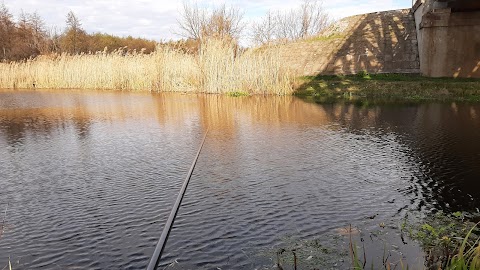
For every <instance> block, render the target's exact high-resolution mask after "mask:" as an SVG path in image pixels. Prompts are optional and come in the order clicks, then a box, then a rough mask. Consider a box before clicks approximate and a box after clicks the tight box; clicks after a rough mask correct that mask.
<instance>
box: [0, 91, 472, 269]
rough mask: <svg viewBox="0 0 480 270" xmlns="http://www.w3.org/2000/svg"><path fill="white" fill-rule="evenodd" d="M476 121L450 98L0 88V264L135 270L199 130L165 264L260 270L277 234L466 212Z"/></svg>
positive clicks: (152, 240)
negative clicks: (374, 101) (404, 102)
mask: <svg viewBox="0 0 480 270" xmlns="http://www.w3.org/2000/svg"><path fill="white" fill-rule="evenodd" d="M479 113H480V106H478V105H468V104H454V103H453V104H422V105H409V106H401V105H398V106H375V107H356V106H354V105H345V104H329V105H317V104H310V103H305V102H303V101H302V100H300V99H297V98H293V97H260V96H259V97H242V98H233V97H223V96H215V95H207V96H204V95H198V96H197V95H179V94H155V95H150V94H134V93H121V92H94V91H92V92H77V91H72V90H66V91H51V92H49V91H42V92H31V91H3V92H0V166H1V167H0V207H2V208H3V207H5V206H6V205H7V204H8V205H9V210H8V215H7V216H8V218H7V226H6V230H5V233H4V235H3V237H2V238H1V239H0V267H2V266H3V265H5V264H6V262H7V260H8V256H11V257H12V260H13V261H14V262H15V263H16V266H17V268H18V269H23V268H28V269H39V268H44V267H46V268H52V267H58V268H60V269H69V268H82V269H83V268H88V269H107V268H108V269H126V268H128V269H142V268H145V266H146V264H147V263H148V259H149V256H150V255H151V253H152V252H153V248H154V246H155V243H156V241H157V237H158V236H159V233H160V231H161V228H162V226H163V224H164V222H165V220H166V218H167V216H168V212H169V211H170V207H171V205H172V203H173V200H174V198H175V197H176V194H177V192H178V189H179V187H180V185H181V182H182V180H183V178H184V176H185V174H186V172H187V170H188V167H189V165H190V163H191V159H192V158H193V156H194V154H195V151H196V148H197V146H198V143H199V142H200V140H201V137H202V135H203V133H204V132H205V130H206V129H207V128H209V130H210V132H209V136H208V139H207V142H206V145H205V148H204V151H203V152H202V155H201V157H200V160H199V163H198V165H197V169H196V170H195V172H194V175H193V178H192V182H191V185H190V187H189V189H188V191H187V195H186V198H185V200H184V203H183V205H182V208H181V210H180V213H179V216H178V219H177V221H176V223H175V228H174V230H173V231H172V235H171V238H170V240H169V242H168V246H167V249H166V254H165V262H164V263H163V264H164V265H166V263H167V262H171V261H174V260H175V259H176V260H177V261H178V265H179V267H180V269H202V268H204V269H212V268H213V269H216V268H217V267H220V268H222V269H254V268H258V267H263V266H271V265H272V264H273V263H272V261H269V260H268V259H265V258H259V257H258V256H255V254H258V253H259V252H260V251H262V250H265V249H271V248H274V247H275V246H276V245H278V243H279V242H280V239H281V238H282V237H284V236H286V235H294V236H296V237H299V238H303V239H309V238H312V237H317V236H319V235H322V234H325V233H330V232H332V231H335V229H336V228H338V227H344V226H346V225H348V224H351V223H352V224H360V223H361V224H363V226H365V227H369V226H370V227H373V226H376V225H377V224H378V222H382V221H391V222H393V223H395V222H396V220H399V219H400V218H401V217H402V216H403V215H404V214H405V211H407V210H414V211H422V212H426V211H431V210H438V209H441V210H444V211H447V212H448V211H457V210H468V211H478V210H477V208H478V207H479V204H480V203H479V199H480V189H478V184H477V181H478V179H480V167H479V166H478V160H479V157H480V119H479V118H478V117H479ZM372 215H377V218H376V219H375V220H372V221H370V220H368V219H367V220H365V217H367V216H372ZM407 249H408V248H407ZM405 252H407V253H408V250H407V251H405ZM260 253H261V252H260Z"/></svg>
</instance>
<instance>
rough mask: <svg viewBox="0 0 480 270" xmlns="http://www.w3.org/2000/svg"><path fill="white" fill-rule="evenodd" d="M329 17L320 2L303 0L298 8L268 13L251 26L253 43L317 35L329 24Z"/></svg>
mask: <svg viewBox="0 0 480 270" xmlns="http://www.w3.org/2000/svg"><path fill="white" fill-rule="evenodd" d="M329 21H330V19H329V16H328V14H327V12H326V11H325V9H324V8H323V5H322V1H320V0H304V1H303V2H302V4H301V6H300V7H298V8H294V9H291V10H289V11H286V12H283V13H281V12H277V13H272V12H269V13H268V14H267V15H266V17H264V18H263V20H262V21H260V22H259V23H256V24H254V25H253V37H252V39H253V41H254V42H255V43H256V44H267V43H272V42H274V41H276V42H278V41H282V40H297V39H301V38H307V37H310V36H315V35H317V34H319V33H320V32H321V31H322V30H323V29H325V27H327V26H328V24H329Z"/></svg>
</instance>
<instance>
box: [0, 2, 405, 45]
mask: <svg viewBox="0 0 480 270" xmlns="http://www.w3.org/2000/svg"><path fill="white" fill-rule="evenodd" d="M0 1H2V0H0ZM196 2H198V3H199V5H202V6H203V5H205V6H214V5H218V4H222V3H225V4H226V5H227V6H229V5H233V6H237V7H239V8H241V9H242V10H243V11H244V12H245V19H246V21H247V22H252V21H255V20H258V19H259V18H260V17H261V16H262V15H264V14H265V13H266V12H267V11H268V10H274V11H275V10H285V9H290V8H293V7H297V6H299V5H300V4H301V2H302V0H283V1H274V0H243V1H241V0H224V1H220V0H198V1H196ZM3 3H4V4H5V5H6V6H7V8H8V9H9V10H10V13H12V14H13V15H14V16H17V15H18V14H19V13H20V12H21V10H23V11H25V12H29V13H31V12H35V11H36V12H38V13H39V14H40V16H41V17H42V18H43V19H44V20H45V22H46V24H47V26H48V27H53V26H56V29H57V31H58V32H61V31H62V30H63V29H64V27H65V17H66V15H67V13H68V12H69V11H70V10H71V11H73V12H74V13H75V14H76V15H77V16H78V17H79V18H80V20H81V22H82V26H83V28H84V29H85V30H86V31H87V32H104V33H109V34H114V35H119V36H128V35H132V36H136V37H145V38H149V39H155V40H168V39H177V38H178V36H177V35H176V34H175V33H177V32H178V30H177V18H178V17H179V12H180V10H181V7H182V3H183V1H181V0H170V1H162V0H136V1H124V0H116V1H115V0H63V1H60V0H3ZM411 4H412V1H411V0H324V2H323V5H324V7H325V8H326V10H327V11H328V12H329V13H330V14H331V15H332V17H334V18H336V19H339V18H342V17H346V16H350V15H354V14H361V13H367V12H374V11H381V10H390V9H399V8H409V7H411Z"/></svg>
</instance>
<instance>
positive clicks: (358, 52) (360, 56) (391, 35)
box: [316, 9, 420, 75]
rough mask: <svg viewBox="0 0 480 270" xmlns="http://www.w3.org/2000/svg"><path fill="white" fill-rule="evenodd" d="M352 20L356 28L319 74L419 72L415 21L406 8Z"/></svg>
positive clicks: (361, 16) (366, 15)
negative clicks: (355, 20) (354, 21)
mask: <svg viewBox="0 0 480 270" xmlns="http://www.w3.org/2000/svg"><path fill="white" fill-rule="evenodd" d="M356 17H358V19H357V20H358V21H357V23H356V26H355V27H354V28H353V29H352V30H351V32H350V33H348V34H347V35H346V39H345V40H344V42H343V44H342V45H341V47H339V48H338V51H337V52H336V53H335V54H333V56H332V57H331V59H330V61H329V62H328V64H327V66H326V68H325V70H323V72H320V74H355V73H359V72H362V71H365V72H369V73H419V72H420V61H419V56H418V45H417V44H418V42H417V35H416V30H415V21H414V17H413V14H412V13H411V12H410V9H405V10H393V11H385V12H377V13H370V14H365V15H360V16H356ZM316 75H318V74H316Z"/></svg>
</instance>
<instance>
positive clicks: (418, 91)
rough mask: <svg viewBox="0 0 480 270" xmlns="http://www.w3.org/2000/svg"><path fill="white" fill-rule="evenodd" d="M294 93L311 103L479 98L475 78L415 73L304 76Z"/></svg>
mask: <svg viewBox="0 0 480 270" xmlns="http://www.w3.org/2000/svg"><path fill="white" fill-rule="evenodd" d="M295 95H296V96H300V97H304V98H306V99H310V100H313V101H315V102H332V101H341V100H364V99H382V100H392V101H444V100H452V101H474V102H478V101H480V80H479V79H454V78H427V77H423V76H421V75H418V74H367V73H361V74H357V75H347V76H322V75H319V76H307V77H301V78H299V81H298V85H297V87H296V92H295Z"/></svg>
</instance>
